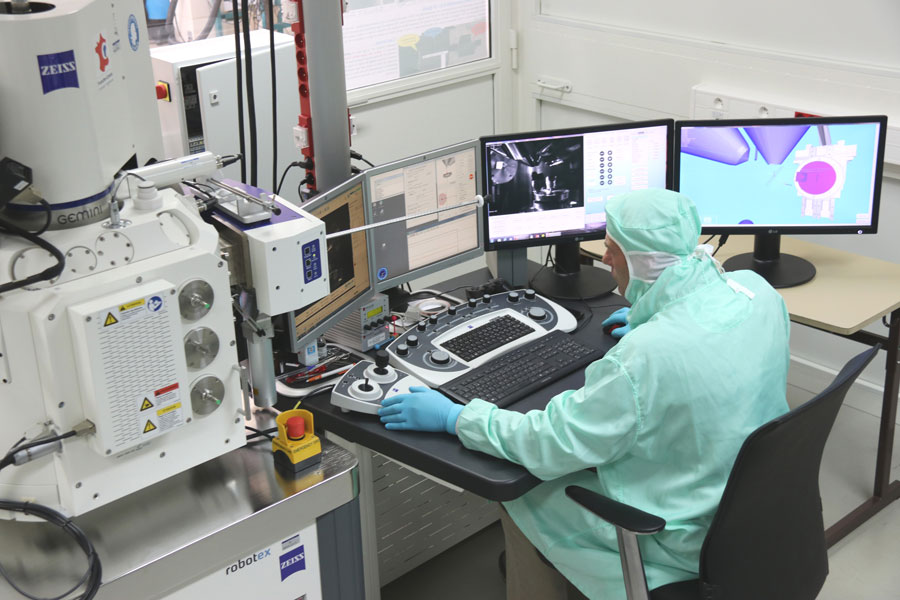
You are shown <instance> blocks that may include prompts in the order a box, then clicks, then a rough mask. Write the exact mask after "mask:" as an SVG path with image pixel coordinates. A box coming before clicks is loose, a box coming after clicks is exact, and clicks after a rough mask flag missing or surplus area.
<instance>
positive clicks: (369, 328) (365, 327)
mask: <svg viewBox="0 0 900 600" xmlns="http://www.w3.org/2000/svg"><path fill="white" fill-rule="evenodd" d="M371 329H372V326H371V325H369V324H368V323H366V324H365V325H363V330H364V331H371Z"/></svg>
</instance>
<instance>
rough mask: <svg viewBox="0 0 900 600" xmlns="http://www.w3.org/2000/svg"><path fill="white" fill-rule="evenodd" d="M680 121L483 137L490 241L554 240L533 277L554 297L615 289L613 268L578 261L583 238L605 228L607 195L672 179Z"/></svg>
mask: <svg viewBox="0 0 900 600" xmlns="http://www.w3.org/2000/svg"><path fill="white" fill-rule="evenodd" d="M673 127H674V121H672V120H671V119H662V120H657V121H643V122H633V123H621V124H615V125H600V126H592V127H580V128H575V129H563V130H557V131H540V132H529V133H516V134H509V135H494V136H488V137H483V138H481V146H482V160H483V161H484V173H485V176H484V185H483V190H484V197H485V208H484V213H485V219H484V223H485V233H484V238H485V248H486V249H487V250H506V249H512V248H522V247H530V246H543V245H547V244H553V245H555V264H554V268H553V269H552V270H550V269H542V270H541V271H540V272H539V273H538V274H537V275H536V276H535V278H534V280H533V281H532V285H533V286H534V288H535V289H537V290H538V291H539V292H541V293H543V294H544V295H546V296H550V297H553V298H570V299H578V298H593V297H596V296H600V295H602V294H606V293H609V292H611V291H612V290H613V289H615V287H616V283H615V281H614V280H613V278H612V277H611V276H610V274H609V272H607V271H606V270H604V269H598V268H596V267H586V266H584V265H581V264H580V257H579V247H578V243H579V242H581V241H583V240H594V239H600V238H602V237H604V236H605V234H606V202H607V201H608V200H609V199H610V198H612V197H613V196H617V195H619V194H624V193H626V192H629V191H631V190H638V189H645V188H666V187H668V186H669V184H670V169H669V165H670V164H671V153H672V144H671V140H672V130H673Z"/></svg>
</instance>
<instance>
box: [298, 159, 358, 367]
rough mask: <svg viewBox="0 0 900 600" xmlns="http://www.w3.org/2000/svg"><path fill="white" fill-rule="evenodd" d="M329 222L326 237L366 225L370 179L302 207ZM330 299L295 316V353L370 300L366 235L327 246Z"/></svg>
mask: <svg viewBox="0 0 900 600" xmlns="http://www.w3.org/2000/svg"><path fill="white" fill-rule="evenodd" d="M302 208H303V210H305V211H306V212H308V213H310V214H312V215H313V216H315V217H318V218H319V219H321V220H322V221H324V222H325V233H326V235H328V234H330V233H334V232H337V231H345V230H348V229H353V228H355V227H362V226H363V225H366V187H365V177H364V176H363V175H357V176H356V177H352V178H351V179H348V180H347V181H346V182H344V183H342V184H341V185H339V186H337V187H335V188H333V189H331V190H328V191H327V192H324V193H322V194H320V195H318V196H316V197H315V198H313V199H312V200H310V201H309V202H307V203H305V204H304V205H303V206H302ZM326 247H327V250H326V251H327V253H328V254H327V256H328V283H329V286H330V289H331V293H329V294H328V295H327V296H326V297H324V298H322V299H321V300H317V301H316V302H313V303H312V304H309V305H308V306H305V307H303V308H301V309H300V310H297V311H294V312H293V313H290V314H289V316H288V319H289V336H290V340H289V341H290V345H289V347H290V349H291V350H292V351H294V352H301V351H303V350H304V349H305V348H306V347H307V346H309V345H310V344H311V343H312V342H314V341H315V340H316V338H317V337H318V336H319V335H321V334H322V333H324V331H325V330H327V329H328V328H329V327H331V326H332V325H334V324H335V323H337V322H338V321H339V320H340V319H342V318H344V317H345V316H346V315H347V314H348V313H349V312H350V311H351V310H353V309H354V308H357V307H358V306H360V305H362V304H363V303H365V302H366V301H368V300H369V299H370V298H371V295H372V292H373V289H372V276H371V266H370V263H369V245H368V239H367V235H366V232H365V231H358V232H355V233H351V234H349V235H345V236H340V237H335V238H332V239H329V240H327V243H326Z"/></svg>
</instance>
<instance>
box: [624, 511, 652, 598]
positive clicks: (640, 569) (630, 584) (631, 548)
mask: <svg viewBox="0 0 900 600" xmlns="http://www.w3.org/2000/svg"><path fill="white" fill-rule="evenodd" d="M616 539H617V540H618V542H619V558H620V559H621V560H622V574H623V575H624V576H625V596H626V597H627V598H628V600H650V590H648V589H647V575H646V574H645V573H644V562H643V560H641V547H640V546H638V538H637V534H636V533H633V532H631V531H626V530H624V529H622V528H621V527H616Z"/></svg>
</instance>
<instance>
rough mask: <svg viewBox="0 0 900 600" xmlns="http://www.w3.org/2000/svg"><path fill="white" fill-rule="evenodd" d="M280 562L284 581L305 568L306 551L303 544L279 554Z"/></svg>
mask: <svg viewBox="0 0 900 600" xmlns="http://www.w3.org/2000/svg"><path fill="white" fill-rule="evenodd" d="M278 563H279V566H280V567H281V580H282V581H284V580H285V579H287V578H288V577H289V576H291V575H293V574H294V573H296V572H297V571H302V570H304V569H305V568H306V553H305V552H304V551H303V546H298V547H297V548H295V549H293V550H291V551H290V552H288V553H287V554H282V555H281V556H279V557H278Z"/></svg>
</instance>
